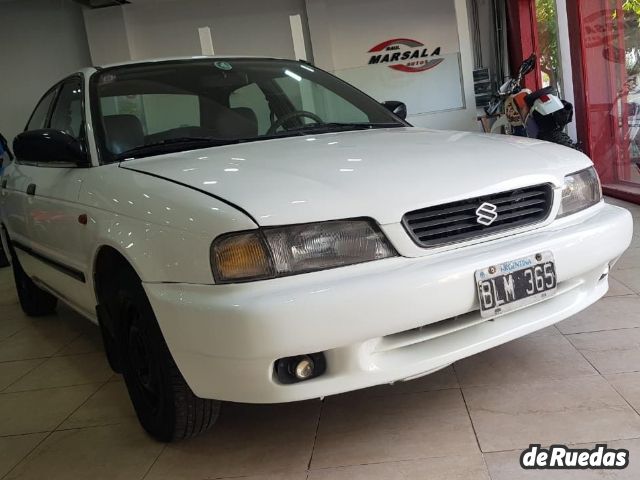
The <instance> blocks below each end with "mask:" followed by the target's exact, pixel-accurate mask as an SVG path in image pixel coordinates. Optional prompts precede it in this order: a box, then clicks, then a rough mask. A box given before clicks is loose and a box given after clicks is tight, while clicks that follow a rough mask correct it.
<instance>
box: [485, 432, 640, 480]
mask: <svg viewBox="0 0 640 480" xmlns="http://www.w3.org/2000/svg"><path fill="white" fill-rule="evenodd" d="M570 446H571V448H587V449H593V448H594V444H593V443H587V444H580V445H570ZM608 446H609V447H610V448H615V449H619V448H626V449H627V450H629V457H630V458H631V459H632V460H631V461H630V462H629V467H628V468H626V469H625V470H618V471H611V470H609V471H603V470H591V471H590V470H573V471H570V470H564V471H562V470H554V471H553V474H552V475H551V473H550V472H549V471H548V470H535V471H534V470H529V471H525V470H523V469H521V468H520V454H521V453H522V450H514V451H509V452H499V453H487V454H485V459H486V462H487V466H488V467H489V472H490V474H491V479H492V480H516V479H517V480H549V479H552V480H603V479H616V480H637V479H638V478H640V462H638V461H633V459H637V458H640V440H639V439H634V440H621V441H616V442H608Z"/></svg>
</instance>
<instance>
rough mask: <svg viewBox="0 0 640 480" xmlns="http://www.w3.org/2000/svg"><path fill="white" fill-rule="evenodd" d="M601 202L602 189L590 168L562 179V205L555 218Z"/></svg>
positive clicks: (593, 169) (594, 171)
mask: <svg viewBox="0 0 640 480" xmlns="http://www.w3.org/2000/svg"><path fill="white" fill-rule="evenodd" d="M600 200H602V187H601V186H600V179H599V178H598V174H597V173H596V170H595V168H593V167H590V168H587V169H586V170H581V171H579V172H576V173H572V174H571V175H567V176H566V177H564V189H563V190H562V203H561V204H560V211H559V212H558V217H557V218H562V217H566V216H567V215H571V214H572V213H576V212H579V211H580V210H584V209H585V208H589V207H591V206H593V205H595V204H596V203H598V202H600Z"/></svg>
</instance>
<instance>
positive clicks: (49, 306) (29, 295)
mask: <svg viewBox="0 0 640 480" xmlns="http://www.w3.org/2000/svg"><path fill="white" fill-rule="evenodd" d="M11 259H12V262H11V263H12V266H13V278H14V279H15V282H16V290H17V291H18V299H19V300H20V306H21V307H22V311H23V312H24V313H25V314H27V315H28V316H29V317H42V316H44V315H51V314H52V313H53V312H54V311H55V310H56V306H57V305H58V299H57V298H56V297H54V296H53V295H51V294H50V293H49V292H45V291H44V290H42V289H41V288H40V287H38V286H37V285H36V284H35V283H33V280H31V279H30V278H29V276H28V275H27V274H26V273H25V271H24V270H23V269H22V265H20V261H19V260H18V256H17V255H16V254H15V252H11Z"/></svg>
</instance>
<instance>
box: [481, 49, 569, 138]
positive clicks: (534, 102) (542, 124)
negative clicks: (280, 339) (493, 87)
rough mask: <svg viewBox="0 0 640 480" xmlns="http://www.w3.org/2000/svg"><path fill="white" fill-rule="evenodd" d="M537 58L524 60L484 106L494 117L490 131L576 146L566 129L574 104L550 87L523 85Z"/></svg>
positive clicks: (487, 112)
mask: <svg viewBox="0 0 640 480" xmlns="http://www.w3.org/2000/svg"><path fill="white" fill-rule="evenodd" d="M536 61H537V58H536V56H535V54H532V55H531V56H530V57H529V58H527V59H526V60H524V61H523V62H522V65H520V68H519V69H518V74H517V75H516V76H515V77H514V78H510V79H509V80H507V81H506V82H505V83H504V84H503V85H502V86H501V87H500V89H499V90H498V93H497V95H496V96H495V97H494V99H493V100H492V101H491V102H490V103H489V105H488V106H487V107H486V108H485V112H486V114H487V116H488V117H493V118H496V120H495V121H494V122H493V125H492V126H491V133H504V134H506V135H517V136H521V137H533V138H538V139H540V140H546V141H548V142H553V143H557V144H559V145H564V146H566V147H569V148H574V149H579V148H578V144H577V143H575V142H574V141H573V140H571V137H569V135H567V134H566V132H565V127H566V126H567V125H568V124H569V123H571V122H572V121H573V105H571V104H570V103H569V102H566V101H565V100H562V99H560V98H559V97H558V94H557V91H556V90H555V89H554V88H553V87H546V88H542V89H540V90H537V91H535V92H532V91H531V90H528V89H526V88H523V86H522V81H523V79H524V78H525V77H526V76H527V75H528V74H529V73H531V72H532V71H533V70H534V69H535V66H536Z"/></svg>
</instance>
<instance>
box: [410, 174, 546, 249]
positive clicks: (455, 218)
mask: <svg viewBox="0 0 640 480" xmlns="http://www.w3.org/2000/svg"><path fill="white" fill-rule="evenodd" d="M484 203H490V204H492V205H495V207H497V209H496V210H495V212H496V213H497V217H496V219H495V220H494V221H493V222H492V223H491V224H490V225H483V224H481V223H479V222H478V215H477V214H476V210H478V208H479V207H480V206H481V205H482V204H484ZM552 206H553V188H552V186H551V185H549V184H547V185H537V186H535V187H526V188H519V189H518V190H511V191H508V192H502V193H495V194H493V195H486V196H484V197H476V198H471V199H468V200H462V201H459V202H453V203H447V204H445V205H437V206H435V207H428V208H423V209H421V210H416V211H413V212H409V213H407V214H406V215H405V216H404V217H403V218H402V224H403V225H404V227H405V229H406V230H407V232H409V235H410V236H411V238H412V239H413V241H414V242H415V243H416V244H418V245H419V246H420V247H423V248H430V247H436V246H439V245H445V244H448V243H455V242H463V241H466V240H470V239H473V238H477V237H483V236H485V235H491V234H495V233H499V232H501V231H503V230H511V229H514V228H520V227H524V226H527V225H532V224H534V223H539V222H542V221H544V220H546V219H547V217H548V216H549V213H550V212H551V207H552Z"/></svg>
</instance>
